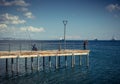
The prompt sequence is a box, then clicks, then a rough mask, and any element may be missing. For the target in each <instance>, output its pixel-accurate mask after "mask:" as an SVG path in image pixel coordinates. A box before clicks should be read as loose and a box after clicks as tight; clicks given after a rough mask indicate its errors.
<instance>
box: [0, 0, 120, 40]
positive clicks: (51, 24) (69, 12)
mask: <svg viewBox="0 0 120 84" xmlns="http://www.w3.org/2000/svg"><path fill="white" fill-rule="evenodd" d="M63 20H67V21H68V23H67V30H66V39H70V40H85V39H88V40H93V39H95V38H98V39H100V40H109V39H111V38H112V37H113V36H114V37H115V38H116V39H118V40H120V0H0V38H16V39H37V40H47V39H48V40H58V39H60V38H63V34H64V25H63V22H62V21H63Z"/></svg>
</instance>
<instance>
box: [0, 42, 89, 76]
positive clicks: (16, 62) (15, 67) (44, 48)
mask: <svg viewBox="0 0 120 84" xmlns="http://www.w3.org/2000/svg"><path fill="white" fill-rule="evenodd" d="M30 45H31V44H28V43H27V44H16V45H14V44H13V43H11V44H1V47H3V50H2V51H0V59H4V60H5V65H4V66H5V70H6V72H7V73H8V72H9V70H10V71H11V72H12V73H17V74H19V73H21V72H20V71H21V69H20V68H23V69H24V70H25V71H27V70H28V67H30V68H31V71H33V70H37V71H40V70H41V67H42V68H43V69H45V68H46V67H48V68H51V69H52V68H53V66H54V67H55V69H59V68H60V67H61V66H62V65H64V66H65V67H68V65H69V66H71V67H72V68H74V67H75V65H76V58H77V59H78V61H79V66H81V65H82V64H85V66H87V67H89V53H90V50H89V49H87V50H83V47H82V45H81V44H74V43H72V44H71V43H70V44H69V43H67V44H66V49H64V44H62V43H38V44H36V47H37V49H38V50H37V51H33V50H31V47H30ZM5 47H6V48H5ZM4 49H5V50H4ZM46 57H47V59H46ZM61 57H62V58H64V60H63V59H61ZM68 57H70V59H69V58H68ZM82 57H84V59H85V61H84V63H82V60H83V59H82ZM34 58H35V59H36V60H34ZM22 59H23V61H24V63H23V66H22V67H21V60H22ZM68 59H69V60H68ZM53 60H54V63H53V64H52V62H53ZM46 61H47V62H46ZM61 61H64V64H63V63H62V64H61ZM69 61H70V62H69ZM34 62H36V64H35V63H34ZM68 63H70V64H68ZM35 67H36V69H35Z"/></svg>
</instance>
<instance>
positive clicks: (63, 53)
mask: <svg viewBox="0 0 120 84" xmlns="http://www.w3.org/2000/svg"><path fill="white" fill-rule="evenodd" d="M89 52H90V50H60V51H59V50H44V51H11V52H8V51H0V59H4V58H17V57H19V58H25V57H27V58H29V57H38V56H40V57H46V56H71V55H74V56H75V55H89Z"/></svg>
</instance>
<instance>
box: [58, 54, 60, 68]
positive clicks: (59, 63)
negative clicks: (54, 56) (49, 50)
mask: <svg viewBox="0 0 120 84" xmlns="http://www.w3.org/2000/svg"><path fill="white" fill-rule="evenodd" d="M58 66H59V67H60V56H58Z"/></svg>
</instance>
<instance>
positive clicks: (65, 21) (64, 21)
mask: <svg viewBox="0 0 120 84" xmlns="http://www.w3.org/2000/svg"><path fill="white" fill-rule="evenodd" d="M67 22H68V21H67V20H63V24H64V51H65V50H66V25H67ZM65 66H66V67H67V56H65Z"/></svg>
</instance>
